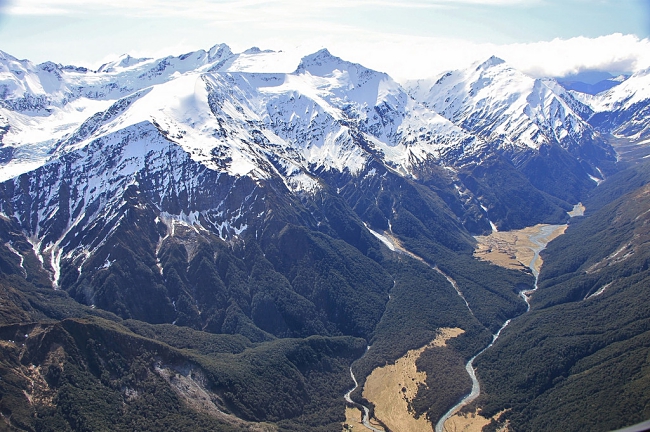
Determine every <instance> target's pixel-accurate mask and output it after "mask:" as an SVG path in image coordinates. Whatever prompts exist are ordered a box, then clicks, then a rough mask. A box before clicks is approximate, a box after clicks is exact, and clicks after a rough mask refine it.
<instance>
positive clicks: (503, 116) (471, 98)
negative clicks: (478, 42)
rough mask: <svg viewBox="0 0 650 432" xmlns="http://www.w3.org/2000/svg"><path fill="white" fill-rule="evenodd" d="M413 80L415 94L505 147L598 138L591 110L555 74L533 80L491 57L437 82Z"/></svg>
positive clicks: (509, 149)
mask: <svg viewBox="0 0 650 432" xmlns="http://www.w3.org/2000/svg"><path fill="white" fill-rule="evenodd" d="M422 84H424V83H417V82H416V83H414V84H413V85H411V88H410V94H411V95H412V96H413V97H414V98H415V99H417V100H419V101H421V102H423V103H424V104H425V105H426V106H428V107H430V108H432V109H433V110H435V111H436V112H438V113H440V114H441V115H443V116H444V117H446V118H448V119H449V120H451V121H452V122H454V123H455V124H457V125H459V126H461V127H463V128H464V129H466V130H468V131H470V132H472V133H475V134H477V135H478V136H480V137H481V138H483V139H484V140H486V141H488V142H490V143H493V145H496V146H497V148H498V149H499V150H500V151H502V152H506V153H507V152H513V153H517V152H520V151H524V150H526V149H533V150H537V149H539V148H540V147H541V146H542V145H551V144H559V145H561V146H562V147H564V148H569V147H572V146H576V145H580V144H579V143H581V142H582V141H583V140H585V139H589V140H592V139H594V138H595V136H594V131H593V130H592V129H591V127H590V126H589V124H587V123H586V121H585V120H586V119H587V118H588V117H589V116H590V115H591V109H590V108H589V107H588V106H586V105H585V104H583V103H581V102H580V101H578V100H577V99H575V98H574V97H573V96H572V95H571V94H570V93H569V92H567V91H566V90H564V88H562V87H561V86H560V85H559V84H558V83H557V82H556V81H554V80H552V79H533V78H531V77H529V76H527V75H525V74H524V73H522V72H520V71H518V70H516V69H514V68H512V67H510V66H509V65H508V64H507V63H506V62H505V61H503V60H501V59H499V58H497V57H491V58H490V59H488V60H486V61H485V62H483V63H480V64H475V65H473V66H471V67H469V68H467V69H465V70H457V71H451V72H448V73H446V74H444V75H442V76H441V77H440V78H439V79H438V80H437V81H436V82H435V83H434V84H433V85H431V86H427V85H426V84H425V85H422Z"/></svg>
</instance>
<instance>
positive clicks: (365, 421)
mask: <svg viewBox="0 0 650 432" xmlns="http://www.w3.org/2000/svg"><path fill="white" fill-rule="evenodd" d="M369 349H370V347H368V348H366V352H368V350H369ZM364 354H365V353H364ZM361 358H363V356H361ZM350 376H351V377H352V381H354V387H352V389H351V390H350V391H349V392H347V393H346V394H345V396H343V398H344V399H345V401H346V402H347V403H349V404H352V405H354V406H360V407H361V408H363V417H362V420H361V423H362V424H363V425H364V426H365V427H366V428H368V429H370V430H371V431H373V432H384V430H383V429H376V428H374V427H373V426H372V425H371V424H370V410H369V409H368V407H366V406H365V405H361V404H359V403H356V402H354V401H353V400H352V398H351V397H350V395H351V394H352V392H353V391H355V390H356V389H357V387H359V383H358V382H357V378H356V377H355V376H354V372H352V366H350Z"/></svg>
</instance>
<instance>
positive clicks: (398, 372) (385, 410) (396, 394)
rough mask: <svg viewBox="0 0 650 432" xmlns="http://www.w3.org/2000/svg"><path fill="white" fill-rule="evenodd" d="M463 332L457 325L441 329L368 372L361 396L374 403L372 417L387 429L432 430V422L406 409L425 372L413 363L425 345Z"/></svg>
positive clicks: (443, 341) (444, 341)
mask: <svg viewBox="0 0 650 432" xmlns="http://www.w3.org/2000/svg"><path fill="white" fill-rule="evenodd" d="M463 332H464V330H462V329H460V328H441V329H440V330H439V334H438V336H436V338H435V339H434V340H433V341H431V343H429V344H427V345H425V346H423V347H422V348H420V349H415V350H410V351H409V352H407V353H406V354H405V355H404V356H403V357H401V358H400V359H398V360H397V361H395V364H392V365H386V366H383V367H379V368H377V369H375V370H374V371H372V373H371V374H370V376H369V377H368V378H367V379H366V383H365V385H364V387H363V397H364V398H366V399H367V400H369V401H370V402H372V403H373V404H374V405H375V417H376V418H377V419H378V420H380V421H381V422H382V423H384V424H385V425H386V427H387V428H389V429H390V430H394V431H400V432H422V431H433V425H432V424H431V422H430V421H429V420H427V419H426V417H425V416H420V417H419V418H417V419H416V418H415V417H414V415H413V413H412V412H410V411H409V403H410V402H411V401H412V400H413V399H414V398H415V396H416V394H417V391H418V385H419V384H425V383H426V379H427V374H426V373H425V372H419V371H418V370H417V366H416V362H417V360H418V359H419V358H420V355H421V354H422V353H423V352H424V350H426V349H427V348H430V347H434V346H437V347H443V346H446V345H447V341H448V340H449V339H451V338H454V337H456V336H458V335H460V334H461V333H463Z"/></svg>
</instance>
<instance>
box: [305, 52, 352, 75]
mask: <svg viewBox="0 0 650 432" xmlns="http://www.w3.org/2000/svg"><path fill="white" fill-rule="evenodd" d="M349 64H350V63H349V62H346V61H343V60H342V59H341V58H340V57H336V56H334V55H332V54H331V53H330V52H329V51H328V49H327V48H323V49H321V50H319V51H316V52H315V53H313V54H309V55H307V56H305V57H303V58H302V60H300V64H299V65H298V69H296V73H301V72H305V71H308V72H309V73H311V74H312V75H326V74H329V73H331V72H332V71H334V70H335V69H336V68H337V66H339V67H340V65H349Z"/></svg>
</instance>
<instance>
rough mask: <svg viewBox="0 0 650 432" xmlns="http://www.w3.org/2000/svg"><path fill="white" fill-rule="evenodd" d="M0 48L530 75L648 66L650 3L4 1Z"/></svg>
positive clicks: (60, 56) (80, 58)
mask: <svg viewBox="0 0 650 432" xmlns="http://www.w3.org/2000/svg"><path fill="white" fill-rule="evenodd" d="M0 11H1V12H0V50H3V51H5V52H8V53H10V54H12V55H14V56H16V57H19V58H28V59H30V60H32V61H34V62H42V61H46V60H52V61H55V62H58V63H63V64H77V65H84V66H91V67H94V66H98V65H99V64H101V62H103V61H106V60H108V59H110V58H114V57H116V56H118V55H120V54H123V53H130V54H132V55H138V56H154V57H158V56H164V55H169V54H181V53H184V52H188V51H192V50H196V49H200V48H204V49H207V48H209V47H210V46H212V45H214V44H216V43H221V42H223V43H227V44H228V45H230V46H231V47H232V48H233V50H235V51H243V50H245V49H246V48H249V47H251V46H259V47H260V48H271V49H276V50H280V49H282V50H287V51H295V52H296V53H301V54H307V53H309V52H313V51H315V50H317V49H320V48H322V47H327V48H328V49H330V51H332V52H333V53H334V54H336V55H339V56H341V57H344V58H346V59H348V60H351V61H356V62H359V63H362V64H364V65H366V66H369V67H373V68H375V69H379V70H383V71H386V72H389V73H391V74H392V75H395V76H397V77H398V78H416V77H426V76H433V75H436V74H437V73H440V72H441V71H443V70H447V69H450V68H455V67H463V66H465V65H467V64H469V63H470V62H472V61H475V60H480V59H482V58H487V57H489V56H490V55H492V54H496V55H498V56H500V57H502V58H504V59H505V60H507V61H508V62H510V63H512V64H513V65H515V66H516V67H519V68H520V69H522V70H524V71H526V72H528V73H531V74H533V75H556V76H557V75H563V74H568V73H575V72H578V71H580V70H584V69H606V70H610V71H611V72H628V71H633V70H638V69H641V68H647V67H650V39H649V38H650V0H563V1H559V0H403V1H398V0H330V1H323V0H310V1H308V0H240V1H231V0H185V1H182V2H179V1H172V0H153V1H143V0H110V1H109V0H16V1H6V0H0Z"/></svg>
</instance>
